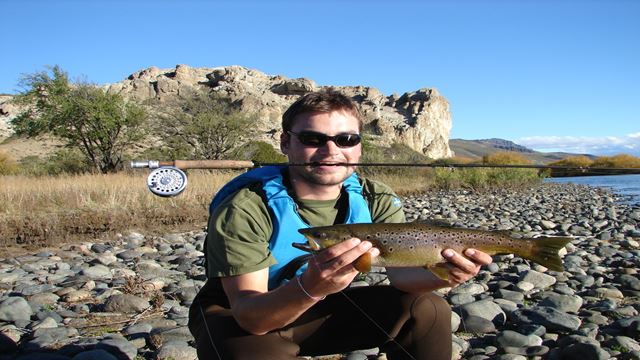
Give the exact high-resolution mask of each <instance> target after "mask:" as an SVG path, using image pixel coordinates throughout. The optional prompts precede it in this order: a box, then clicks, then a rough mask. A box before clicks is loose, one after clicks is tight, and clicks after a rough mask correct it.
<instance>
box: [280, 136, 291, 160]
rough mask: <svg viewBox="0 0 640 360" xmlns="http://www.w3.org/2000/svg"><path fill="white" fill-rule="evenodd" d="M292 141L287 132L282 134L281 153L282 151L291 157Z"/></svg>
mask: <svg viewBox="0 0 640 360" xmlns="http://www.w3.org/2000/svg"><path fill="white" fill-rule="evenodd" d="M290 140H291V137H290V136H289V134H287V132H286V131H283V132H282V134H280V151H282V153H283V154H285V155H289V141H290Z"/></svg>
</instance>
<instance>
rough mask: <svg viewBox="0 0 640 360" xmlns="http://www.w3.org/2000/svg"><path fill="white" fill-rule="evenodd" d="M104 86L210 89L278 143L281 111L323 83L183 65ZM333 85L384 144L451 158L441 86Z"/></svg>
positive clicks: (140, 92)
mask: <svg viewBox="0 0 640 360" xmlns="http://www.w3.org/2000/svg"><path fill="white" fill-rule="evenodd" d="M105 88H106V89H107V91H110V92H117V93H120V94H122V95H124V96H125V97H128V98H130V99H132V100H137V101H144V100H148V99H157V100H160V101H163V100H166V99H168V98H170V97H174V96H182V95H187V94H189V93H190V92H191V91H193V89H196V88H202V89H211V90H213V91H216V92H218V93H219V94H221V95H223V96H226V97H229V98H230V99H232V100H233V101H238V102H239V103H240V104H241V107H242V109H243V110H244V111H247V112H250V113H254V114H257V120H256V121H257V122H256V124H255V127H256V129H258V131H259V132H260V133H261V134H262V135H261V136H260V138H259V139H260V140H264V141H267V142H270V143H272V144H274V145H276V144H277V140H278V139H279V135H280V121H281V117H282V113H283V112H284V111H285V110H286V109H287V107H288V106H289V105H291V103H293V102H294V101H295V100H296V99H298V98H299V97H300V96H301V95H303V94H305V93H307V92H310V91H314V90H319V89H321V88H323V87H320V86H317V85H316V84H315V82H313V81H312V80H309V79H305V78H298V79H288V78H285V77H283V76H278V75H275V76H271V75H267V74H264V73H262V72H260V71H256V70H252V69H247V68H244V67H241V66H227V67H217V68H192V67H189V66H185V65H178V66H176V68H175V69H158V68H156V67H151V68H148V69H144V70H141V71H139V72H136V73H134V74H132V75H130V76H129V77H128V78H127V79H126V80H124V81H121V82H118V83H115V84H110V85H106V86H105ZM334 88H335V89H337V90H339V91H341V92H343V93H344V94H346V95H347V96H350V97H351V98H353V99H354V100H355V101H356V102H357V103H358V104H360V107H361V111H362V113H363V114H364V117H365V119H366V120H365V127H366V129H367V130H368V132H369V133H372V134H374V140H373V142H374V143H376V144H378V145H385V146H388V145H390V144H392V143H396V142H398V143H403V144H406V145H408V146H409V147H411V148H412V149H414V150H416V151H418V152H421V153H423V154H425V155H427V156H429V157H431V158H443V157H451V156H452V152H451V150H450V148H449V132H450V130H451V114H450V112H449V103H448V102H447V100H446V99H445V98H444V97H443V96H441V95H440V94H439V93H438V92H437V90H435V89H420V90H418V91H415V92H412V93H405V94H403V95H402V96H397V95H392V96H384V95H383V94H382V93H380V92H379V91H378V90H377V89H375V88H371V87H364V86H343V87H334Z"/></svg>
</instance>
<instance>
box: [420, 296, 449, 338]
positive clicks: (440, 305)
mask: <svg viewBox="0 0 640 360" xmlns="http://www.w3.org/2000/svg"><path fill="white" fill-rule="evenodd" d="M411 316H412V317H413V318H414V319H415V320H417V321H418V322H422V323H426V324H429V323H431V324H433V327H432V328H435V327H438V328H440V329H442V330H443V331H445V330H448V331H449V332H450V331H451V306H450V305H449V303H447V301H446V300H445V299H443V298H442V297H440V296H438V295H435V294H432V293H429V294H423V295H421V296H419V297H418V298H417V299H416V300H415V301H414V303H413V306H412V308H411Z"/></svg>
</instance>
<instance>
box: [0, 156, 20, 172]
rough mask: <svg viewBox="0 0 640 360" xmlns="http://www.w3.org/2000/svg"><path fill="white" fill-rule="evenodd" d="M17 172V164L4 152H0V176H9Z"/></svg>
mask: <svg viewBox="0 0 640 360" xmlns="http://www.w3.org/2000/svg"><path fill="white" fill-rule="evenodd" d="M17 171H18V164H17V163H16V161H15V160H13V158H12V157H11V156H9V155H7V154H5V153H4V152H0V175H11V174H15V173H16V172H17Z"/></svg>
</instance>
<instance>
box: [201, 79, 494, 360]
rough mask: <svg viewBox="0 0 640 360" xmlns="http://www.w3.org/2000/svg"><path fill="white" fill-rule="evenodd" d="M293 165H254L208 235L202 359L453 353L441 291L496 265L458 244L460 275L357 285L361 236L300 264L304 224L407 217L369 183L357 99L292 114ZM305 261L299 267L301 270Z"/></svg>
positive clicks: (454, 258) (312, 101)
mask: <svg viewBox="0 0 640 360" xmlns="http://www.w3.org/2000/svg"><path fill="white" fill-rule="evenodd" d="M282 128H283V131H282V135H281V139H280V140H281V144H280V147H281V150H282V152H283V153H284V154H285V155H287V156H288V159H289V163H290V164H311V165H307V166H288V167H282V168H277V167H269V168H261V169H257V170H253V171H250V172H248V173H247V174H244V175H241V176H240V177H239V178H236V179H235V180H233V181H232V182H230V183H229V184H228V185H226V186H225V187H224V188H223V189H222V190H221V191H220V192H219V193H218V194H217V195H216V198H214V201H213V202H212V206H211V214H210V215H211V216H210V219H209V232H208V236H207V239H206V246H205V253H206V268H207V276H208V281H207V283H206V284H205V285H204V287H203V288H202V289H201V291H200V292H199V294H198V296H197V297H196V299H194V302H193V304H192V306H191V309H190V316H189V317H190V320H189V328H190V330H191V332H192V334H193V335H194V337H195V339H196V343H197V348H198V356H199V357H200V359H225V360H226V359H278V360H281V359H296V358H297V356H315V355H323V354H334V353H344V352H348V351H353V350H357V349H367V348H373V347H380V350H381V351H383V352H386V353H387V356H388V358H389V359H447V360H449V359H450V358H451V314H450V308H449V306H448V304H447V303H446V302H445V301H444V300H442V299H441V298H440V297H438V296H437V295H434V294H432V293H431V291H432V290H434V289H437V288H441V287H449V286H457V285H458V284H460V283H462V282H464V281H467V280H468V279H470V278H471V277H473V276H475V275H476V274H477V273H478V271H479V269H480V266H482V265H484V264H488V263H490V262H491V257H490V256H489V255H487V254H485V253H482V252H479V251H473V250H467V252H466V253H465V254H464V256H463V255H461V254H458V253H455V252H453V251H451V250H450V249H447V250H445V251H443V255H444V256H445V257H446V258H447V259H448V263H447V265H446V266H448V268H449V281H443V280H440V279H439V278H437V277H436V276H434V275H433V274H432V273H431V272H429V271H427V270H424V269H422V268H402V269H401V268H395V269H388V275H389V279H390V281H391V284H392V285H393V286H366V287H349V284H350V283H351V282H352V281H353V279H354V278H355V277H356V275H358V271H357V270H356V269H355V268H354V266H353V265H352V263H353V261H355V260H356V259H357V258H358V257H360V256H361V255H363V254H365V253H366V252H370V253H371V255H372V256H377V255H378V254H379V251H378V249H375V248H372V245H371V243H370V242H367V241H362V240H360V239H350V240H347V241H344V242H342V243H340V244H337V245H335V246H333V247H331V248H329V249H326V250H324V251H322V252H320V253H318V254H315V255H314V256H313V257H311V258H310V260H309V261H308V264H307V265H306V266H303V267H301V268H300V269H297V271H296V269H295V266H291V264H295V263H296V259H297V258H298V256H300V255H302V254H303V253H302V251H300V250H298V249H296V248H294V247H293V246H291V244H292V243H294V242H296V243H303V242H305V240H304V238H303V237H302V235H300V234H299V233H298V231H297V230H298V229H299V228H302V227H309V226H324V225H332V224H335V223H357V222H404V221H405V218H404V214H403V212H402V208H401V204H400V201H399V199H398V198H397V197H396V196H395V195H394V194H393V192H392V191H391V190H390V189H389V188H388V187H386V186H385V185H383V184H381V183H377V182H374V181H370V180H364V179H362V178H359V177H358V176H357V174H355V172H354V171H355V168H354V166H346V165H338V166H336V165H335V164H353V163H358V161H359V160H360V156H361V151H362V144H361V137H360V136H361V135H360V134H361V131H362V119H361V116H360V113H359V111H358V109H357V107H356V105H355V104H354V103H353V102H352V101H351V99H349V98H348V97H346V96H344V95H342V94H339V93H337V92H333V91H326V92H316V93H310V94H307V95H305V96H303V97H301V98H300V99H299V100H297V101H296V102H295V103H294V104H293V105H291V107H290V108H289V109H288V110H287V111H286V112H285V113H284V115H283V121H282ZM292 268H293V270H292Z"/></svg>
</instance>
